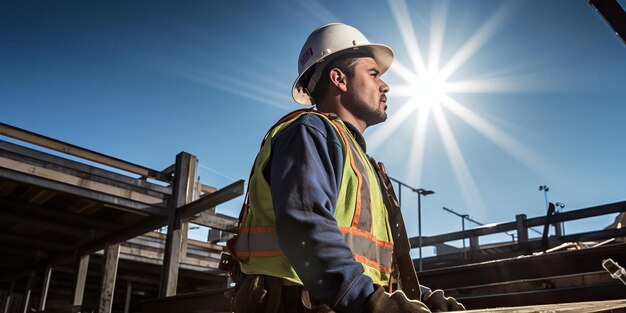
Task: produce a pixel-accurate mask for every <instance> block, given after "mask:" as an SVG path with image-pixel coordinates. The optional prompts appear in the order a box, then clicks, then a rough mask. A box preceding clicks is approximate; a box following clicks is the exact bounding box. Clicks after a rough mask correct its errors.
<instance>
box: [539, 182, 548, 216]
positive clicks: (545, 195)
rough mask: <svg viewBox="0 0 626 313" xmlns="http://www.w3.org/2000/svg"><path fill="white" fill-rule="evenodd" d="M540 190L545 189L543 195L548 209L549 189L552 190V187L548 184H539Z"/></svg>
mask: <svg viewBox="0 0 626 313" xmlns="http://www.w3.org/2000/svg"><path fill="white" fill-rule="evenodd" d="M539 191H543V197H544V199H545V200H546V210H547V209H548V191H550V187H548V186H546V185H541V186H539Z"/></svg>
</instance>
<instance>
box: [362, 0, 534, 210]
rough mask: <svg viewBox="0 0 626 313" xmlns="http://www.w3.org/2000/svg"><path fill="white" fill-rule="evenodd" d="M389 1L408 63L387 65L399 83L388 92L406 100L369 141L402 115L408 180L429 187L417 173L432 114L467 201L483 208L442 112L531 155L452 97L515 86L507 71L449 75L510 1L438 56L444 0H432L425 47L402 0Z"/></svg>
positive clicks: (383, 135) (497, 23)
mask: <svg viewBox="0 0 626 313" xmlns="http://www.w3.org/2000/svg"><path fill="white" fill-rule="evenodd" d="M388 4H389V6H390V9H391V12H392V14H393V16H394V20H395V22H396V25H397V27H398V30H399V31H400V35H401V37H402V39H403V41H404V44H405V48H406V50H407V52H408V55H409V56H410V60H409V61H410V63H409V64H410V65H408V66H407V65H405V64H403V63H401V62H400V61H397V60H396V61H394V64H393V65H392V66H391V68H390V71H391V72H392V73H393V74H395V75H397V76H398V77H399V78H401V79H402V80H403V81H404V83H402V84H399V85H395V86H393V87H392V88H391V93H390V96H393V97H402V98H406V99H407V100H406V102H404V104H401V105H400V108H399V111H398V112H396V113H395V114H394V115H395V116H392V117H391V119H390V120H389V121H388V122H387V123H386V124H385V126H384V127H381V128H379V129H378V130H377V131H375V132H374V133H373V134H372V136H371V140H370V142H372V147H373V149H376V148H377V146H379V145H382V144H384V143H385V142H386V141H387V140H388V138H389V137H390V136H391V135H393V134H394V133H395V132H396V130H397V129H398V128H399V126H400V125H401V124H403V123H405V121H406V122H407V123H412V124H413V127H414V129H413V133H412V138H411V145H410V157H409V158H407V162H408V164H407V166H408V168H409V173H410V174H409V175H410V177H407V178H408V181H409V182H410V183H411V184H416V186H418V187H428V186H427V185H428V183H427V182H425V185H424V186H422V176H423V169H424V166H425V165H424V154H425V153H424V152H425V151H424V150H425V145H426V139H427V138H431V137H433V136H432V135H431V134H427V129H428V128H427V125H428V124H429V120H430V119H432V120H433V123H434V124H435V126H436V128H435V129H436V130H437V132H438V133H439V134H438V135H439V138H440V140H441V143H442V146H443V148H444V149H445V151H446V154H447V156H448V161H449V163H450V165H451V168H452V169H453V170H454V174H455V178H456V180H457V183H458V186H459V189H460V192H461V193H462V194H463V196H464V198H465V201H466V203H467V205H468V206H469V207H470V208H471V209H472V210H477V211H478V212H484V211H485V210H486V208H485V205H484V202H483V200H482V196H481V194H480V191H479V189H478V187H477V185H476V183H475V179H474V177H473V175H472V173H471V171H470V168H471V167H470V166H469V165H468V163H467V161H466V160H465V156H464V155H463V152H462V151H461V149H460V146H459V144H458V143H457V140H456V138H455V136H454V133H453V132H452V127H451V126H450V123H449V122H448V120H447V117H446V113H451V114H453V115H454V116H456V117H458V118H460V119H461V120H462V121H464V122H465V123H467V124H468V125H469V126H471V127H473V128H474V129H476V130H477V131H478V132H479V133H481V134H482V135H483V136H485V138H487V139H489V140H490V141H492V142H493V143H494V144H496V145H497V146H499V147H501V148H502V149H504V150H505V151H506V152H508V153H509V154H512V155H513V156H514V157H515V158H516V159H518V160H519V161H520V162H521V163H524V164H525V165H528V164H529V163H530V161H531V159H532V158H530V157H529V156H530V155H531V154H530V153H529V151H528V149H527V148H526V147H524V146H523V145H522V144H521V143H520V142H519V141H516V140H515V139H513V138H512V137H511V136H509V135H507V134H506V133H505V132H504V131H503V130H501V129H499V128H498V127H496V126H495V125H493V124H492V123H491V122H489V121H488V120H487V119H485V118H483V117H481V116H480V115H479V114H477V113H475V112H473V111H472V110H471V109H470V108H468V107H467V106H466V105H464V104H462V103H461V102H459V101H457V100H455V99H454V97H453V95H454V94H456V93H485V92H489V93H491V92H506V91H511V90H513V89H514V88H511V85H510V84H508V83H507V80H506V77H498V78H497V79H478V78H471V77H468V76H467V75H463V76H465V77H468V78H467V79H466V80H458V79H456V80H454V81H449V79H450V78H451V77H453V76H454V74H455V73H457V72H458V71H459V70H461V69H462V67H463V65H464V64H466V62H468V61H469V60H470V59H471V58H472V57H473V56H474V55H475V54H477V53H478V51H480V49H481V48H482V47H483V46H484V45H485V44H486V42H488V41H489V39H490V38H491V37H492V36H493V35H494V33H496V31H497V30H498V28H499V27H501V25H502V24H503V23H504V22H505V21H506V19H507V16H508V14H509V13H510V12H511V6H508V5H506V4H504V5H502V6H501V7H500V8H498V9H497V10H496V11H495V13H494V14H493V15H492V16H491V17H490V18H488V19H487V20H486V21H485V22H484V24H483V25H482V26H480V27H479V28H478V30H477V31H476V32H475V33H474V34H473V35H472V36H470V37H469V38H468V39H467V41H466V42H465V43H463V44H461V45H460V47H456V48H455V52H454V53H452V56H451V57H450V58H448V59H447V60H442V55H441V52H442V51H450V49H443V48H444V47H443V43H444V40H443V39H444V36H445V29H446V21H447V19H448V18H447V14H448V6H447V2H445V1H443V2H435V3H434V4H433V6H432V11H431V17H430V27H429V30H430V36H429V38H430V42H429V45H428V47H427V48H424V47H420V44H421V42H420V41H419V40H418V37H417V34H416V32H415V28H414V27H413V22H412V19H411V17H410V15H409V14H408V12H409V10H408V9H407V6H406V3H405V1H403V0H397V1H391V0H389V1H388ZM423 51H428V54H427V56H428V58H427V59H425V58H424V54H423V53H422V52H423ZM429 140H430V139H429ZM475 212H476V211H475Z"/></svg>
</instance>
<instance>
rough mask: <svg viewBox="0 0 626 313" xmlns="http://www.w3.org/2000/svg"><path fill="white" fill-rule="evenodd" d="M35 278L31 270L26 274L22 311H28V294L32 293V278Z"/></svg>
mask: <svg viewBox="0 0 626 313" xmlns="http://www.w3.org/2000/svg"><path fill="white" fill-rule="evenodd" d="M34 279H35V272H31V273H30V274H28V277H27V278H26V290H25V291H24V301H23V303H24V308H23V309H22V313H28V307H29V306H30V295H31V293H32V288H33V280H34Z"/></svg>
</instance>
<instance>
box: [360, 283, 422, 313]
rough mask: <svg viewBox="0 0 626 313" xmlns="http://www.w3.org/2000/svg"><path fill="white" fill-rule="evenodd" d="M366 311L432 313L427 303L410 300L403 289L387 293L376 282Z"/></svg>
mask: <svg viewBox="0 0 626 313" xmlns="http://www.w3.org/2000/svg"><path fill="white" fill-rule="evenodd" d="M374 288H376V290H374V293H372V295H371V296H370V299H369V301H368V302H367V307H366V308H365V313H430V310H429V309H428V307H426V305H425V304H424V303H422V302H419V301H417V300H409V298H407V297H406V295H405V294H404V292H402V291H401V290H398V291H395V292H394V293H391V294H390V293H387V292H385V289H384V288H383V287H382V286H379V285H376V284H374Z"/></svg>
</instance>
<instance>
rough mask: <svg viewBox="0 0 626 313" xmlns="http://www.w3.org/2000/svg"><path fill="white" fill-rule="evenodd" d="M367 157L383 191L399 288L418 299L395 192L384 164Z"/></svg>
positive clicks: (413, 298) (409, 247)
mask: <svg viewBox="0 0 626 313" xmlns="http://www.w3.org/2000/svg"><path fill="white" fill-rule="evenodd" d="M369 159H370V163H372V166H373V167H374V169H375V171H376V174H377V175H378V180H379V181H380V183H381V185H382V187H383V188H382V189H383V191H384V192H383V193H384V194H383V201H384V202H385V206H386V207H387V214H388V215H389V222H390V223H391V232H392V233H393V253H394V256H395V259H396V264H397V265H398V270H399V271H400V274H399V278H400V286H401V289H402V291H404V293H405V294H406V295H407V297H408V298H409V299H412V300H418V301H419V300H420V299H421V292H420V283H419V280H418V279H417V273H416V272H415V266H414V265H413V260H412V259H411V254H410V252H411V244H410V243H409V237H408V235H407V233H406V228H405V226H404V219H403V218H402V212H401V211H400V204H399V203H398V199H397V198H396V193H395V192H394V191H393V186H392V185H391V180H389V176H387V172H386V171H385V165H384V164H383V163H380V162H376V160H374V158H371V157H370V158H369Z"/></svg>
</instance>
